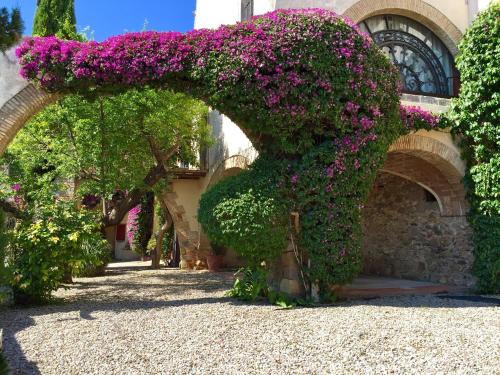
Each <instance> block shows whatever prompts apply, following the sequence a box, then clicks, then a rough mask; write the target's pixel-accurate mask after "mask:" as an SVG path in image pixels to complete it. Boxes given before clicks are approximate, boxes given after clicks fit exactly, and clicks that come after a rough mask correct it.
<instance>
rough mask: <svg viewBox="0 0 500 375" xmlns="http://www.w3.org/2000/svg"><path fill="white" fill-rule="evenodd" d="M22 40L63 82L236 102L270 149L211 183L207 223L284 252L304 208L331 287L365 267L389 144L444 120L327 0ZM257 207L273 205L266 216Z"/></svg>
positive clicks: (31, 73)
mask: <svg viewBox="0 0 500 375" xmlns="http://www.w3.org/2000/svg"><path fill="white" fill-rule="evenodd" d="M138 51H140V53H137V52H138ZM17 52H18V57H19V58H20V62H21V66H22V71H21V73H22V75H23V76H24V77H26V78H27V79H29V80H31V81H33V82H35V83H37V84H39V85H40V86H41V87H42V88H44V89H45V90H47V91H50V92H59V93H74V92H80V93H84V94H85V93H87V94H88V93H89V89H96V90H97V91H100V92H104V91H106V92H115V91H121V90H125V89H127V88H129V87H134V86H144V85H149V86H155V87H162V88H163V87H168V88H171V89H174V90H178V91H183V92H185V93H188V94H190V95H192V96H194V97H197V98H200V99H203V100H204V101H206V102H207V103H208V104H209V105H211V106H213V107H215V108H217V109H219V110H220V111H222V112H223V113H225V114H226V115H228V116H229V117H230V118H231V119H233V120H234V121H235V122H236V123H237V124H238V125H239V126H240V127H241V128H242V130H243V131H244V132H245V134H246V135H247V136H248V137H249V138H250V140H251V141H252V143H253V145H254V146H255V148H256V149H257V150H258V151H259V154H260V156H259V158H258V159H257V161H256V162H255V163H254V165H253V166H252V168H251V169H250V171H248V172H247V173H244V174H242V175H240V176H235V177H231V178H229V179H228V180H227V181H224V182H222V183H220V184H218V185H216V186H215V187H214V188H212V189H210V190H209V191H208V192H206V193H205V194H204V196H203V197H202V200H201V202H200V212H199V218H200V222H201V224H202V225H203V228H204V230H205V231H206V232H207V234H208V235H209V237H211V239H213V240H214V241H215V242H217V243H220V244H221V245H228V246H230V245H233V246H235V250H237V251H238V250H240V252H242V253H245V254H246V255H249V253H250V255H251V258H253V259H265V258H272V257H273V256H276V255H277V254H279V251H277V250H276V249H278V248H279V247H281V246H284V245H285V244H286V233H287V232H286V231H287V229H288V226H287V225H288V223H287V221H288V218H287V216H288V214H289V212H291V211H296V212H298V213H299V215H300V218H301V221H300V223H301V228H300V238H299V243H300V246H301V247H302V248H304V249H306V250H307V252H308V255H309V257H310V259H311V267H310V268H309V270H308V277H309V278H310V279H311V280H315V281H318V282H319V284H320V286H322V287H323V288H326V287H327V285H328V284H337V283H345V282H348V281H350V280H351V279H352V278H353V277H354V276H355V275H356V274H357V272H358V271H359V269H360V243H361V230H360V215H361V209H362V206H363V203H364V202H365V200H366V197H367V194H368V191H369V189H370V187H371V185H372V183H373V181H374V179H375V175H376V171H377V170H378V169H379V167H380V166H381V165H382V163H383V161H384V157H385V154H386V152H387V150H388V148H389V145H390V144H391V143H392V142H393V141H394V140H395V139H396V138H397V137H398V136H399V135H401V134H403V133H405V132H407V131H409V130H412V129H416V128H420V127H433V126H436V125H437V122H436V123H434V121H435V117H433V116H430V115H428V114H426V113H424V112H421V111H420V112H418V111H417V110H414V109H411V108H410V109H400V106H399V87H398V80H399V77H398V73H397V71H396V69H395V68H394V67H393V66H392V65H391V64H390V62H389V60H388V59H387V58H386V57H385V56H384V55H383V54H382V53H381V52H380V50H379V49H378V48H377V46H376V45H374V44H373V42H372V41H371V39H370V38H369V37H368V36H367V35H365V34H363V33H361V32H360V31H359V29H358V28H357V26H356V25H354V24H353V23H352V22H351V21H349V20H347V19H344V18H342V17H340V16H337V15H336V14H334V13H332V12H329V11H326V10H319V9H302V10H278V11H275V12H271V13H268V14H266V15H263V16H259V17H254V18H252V19H251V20H248V21H245V22H241V23H238V24H236V25H231V26H221V27H220V28H219V29H217V30H195V31H192V32H189V33H186V34H180V33H157V32H146V33H130V34H126V35H123V36H117V37H113V38H110V39H108V40H106V41H104V42H102V43H97V42H87V43H82V42H77V41H62V40H59V39H57V38H53V37H48V38H31V39H27V40H26V41H25V42H24V43H23V44H22V45H21V47H20V48H19V49H18V51H17ZM402 118H403V120H404V121H402V120H401V119H402ZM436 121H437V120H436ZM403 122H404V125H403ZM234 207H238V210H237V212H236V211H235V210H234ZM258 212H263V213H265V215H263V216H262V217H261V218H260V219H259V221H258V222H255V221H254V220H255V219H257V218H258V217H259V215H258ZM254 224H255V225H254ZM266 240H267V242H266ZM267 245H269V246H267Z"/></svg>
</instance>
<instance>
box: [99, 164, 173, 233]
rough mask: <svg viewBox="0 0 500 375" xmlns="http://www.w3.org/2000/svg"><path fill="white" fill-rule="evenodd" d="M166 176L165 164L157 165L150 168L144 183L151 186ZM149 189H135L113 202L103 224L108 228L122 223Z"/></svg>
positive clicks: (103, 219)
mask: <svg viewBox="0 0 500 375" xmlns="http://www.w3.org/2000/svg"><path fill="white" fill-rule="evenodd" d="M165 177H167V170H166V169H165V168H164V167H163V165H156V166H154V167H152V168H151V169H150V170H149V173H148V175H147V176H146V177H145V178H144V184H145V185H146V186H147V187H149V188H151V187H153V186H154V185H155V184H156V183H157V182H158V181H160V180H161V179H162V178H165ZM148 191H150V190H149V189H147V188H144V189H134V190H132V191H131V192H130V193H129V194H128V195H127V196H126V197H124V198H123V199H120V200H118V201H116V202H113V206H112V207H110V208H109V209H108V210H107V213H106V215H104V216H103V218H102V226H103V227H104V228H107V227H112V226H114V225H118V224H120V223H121V221H122V220H123V218H124V217H125V215H126V214H127V212H129V211H130V210H131V209H132V208H134V207H135V206H137V205H138V204H140V203H141V200H142V198H143V197H144V195H145V194H146V193H147V192H148Z"/></svg>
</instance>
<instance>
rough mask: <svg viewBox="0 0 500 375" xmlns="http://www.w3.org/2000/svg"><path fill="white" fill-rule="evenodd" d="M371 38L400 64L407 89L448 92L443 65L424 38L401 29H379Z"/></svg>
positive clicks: (394, 61)
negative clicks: (421, 38)
mask: <svg viewBox="0 0 500 375" xmlns="http://www.w3.org/2000/svg"><path fill="white" fill-rule="evenodd" d="M372 38H373V41H374V42H375V43H376V44H377V45H378V46H379V47H380V48H381V49H382V51H384V52H385V53H386V54H387V55H388V57H389V58H390V59H391V60H392V61H393V63H394V64H395V65H396V66H397V67H398V69H399V72H400V74H401V80H402V82H403V87H404V90H405V91H408V92H415V93H427V94H440V95H448V94H449V88H448V82H447V77H446V73H445V71H444V69H443V66H442V64H441V62H440V61H439V58H438V57H437V56H436V55H435V54H434V52H433V51H432V49H430V48H429V47H428V46H427V45H426V44H425V43H424V42H423V41H422V40H420V39H418V38H417V37H416V36H414V35H412V34H409V33H406V32H404V31H399V30H383V31H378V32H376V33H373V34H372Z"/></svg>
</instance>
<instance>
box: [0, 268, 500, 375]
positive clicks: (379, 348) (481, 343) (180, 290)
mask: <svg viewBox="0 0 500 375" xmlns="http://www.w3.org/2000/svg"><path fill="white" fill-rule="evenodd" d="M229 285H230V274H227V273H218V274H213V273H207V272H201V271H200V272H186V271H178V270H160V271H152V270H139V271H137V270H123V269H119V268H114V269H112V270H111V271H110V274H109V275H108V276H106V277H100V278H87V279H78V280H77V283H76V284H75V285H74V286H73V287H72V288H71V289H69V290H60V291H58V292H57V296H58V297H64V298H65V300H66V302H65V303H62V304H59V305H51V306H45V307H39V308H29V309H12V310H6V311H1V312H0V327H3V329H4V342H3V343H4V351H5V356H6V357H7V359H8V361H9V362H10V365H11V367H12V369H13V373H14V374H37V373H41V374H243V373H244V374H273V375H275V374H387V373H395V374H448V373H450V374H500V334H499V333H500V308H499V307H495V306H493V305H491V304H490V305H489V304H486V303H474V302H467V301H460V300H451V299H439V298H436V297H432V296H427V297H400V298H381V299H375V300H369V301H357V302H349V303H343V304H338V305H336V306H333V307H322V308H307V309H293V310H280V309H277V308H276V307H273V306H268V305H263V304H254V305H252V304H243V303H238V302H235V301H233V300H230V299H227V298H225V297H224V296H223V295H224V291H225V290H226V289H227V288H228V287H229Z"/></svg>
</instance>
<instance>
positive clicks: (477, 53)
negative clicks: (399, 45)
mask: <svg viewBox="0 0 500 375" xmlns="http://www.w3.org/2000/svg"><path fill="white" fill-rule="evenodd" d="M459 50H460V53H459V55H458V56H457V59H456V64H457V68H458V70H459V72H460V76H461V81H462V85H461V87H460V95H459V96H458V98H456V99H454V100H453V102H452V106H451V110H450V113H449V118H450V122H451V124H452V131H453V133H454V134H455V135H457V136H458V137H459V139H460V145H461V148H462V151H463V157H464V159H465V160H466V162H467V166H468V172H467V176H466V183H467V187H468V200H469V203H470V206H471V210H470V213H469V222H470V224H471V226H472V228H473V230H474V236H473V240H474V246H475V264H474V272H475V274H476V276H478V279H479V282H478V287H479V289H480V290H481V291H483V292H491V293H498V292H499V291H500V127H499V124H500V111H499V108H500V95H499V91H498V89H499V87H500V4H492V5H491V6H490V7H489V8H488V9H487V10H485V11H484V12H482V13H480V14H479V15H478V17H477V18H476V20H475V21H474V22H473V23H472V25H471V27H470V28H469V29H468V30H467V32H466V33H465V35H464V38H463V40H462V41H461V43H460V45H459Z"/></svg>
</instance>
